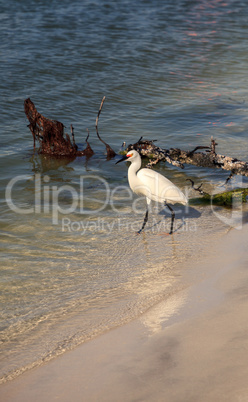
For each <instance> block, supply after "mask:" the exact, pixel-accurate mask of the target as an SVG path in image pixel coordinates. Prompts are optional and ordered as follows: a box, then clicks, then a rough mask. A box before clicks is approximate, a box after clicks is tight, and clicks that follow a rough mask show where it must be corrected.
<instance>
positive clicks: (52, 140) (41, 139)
mask: <svg viewBox="0 0 248 402" xmlns="http://www.w3.org/2000/svg"><path fill="white" fill-rule="evenodd" d="M104 100H105V97H104V98H103V100H102V103H101V106H100V109H99V112H98V115H97V120H96V130H97V136H98V138H99V139H100V141H102V142H103V143H104V145H105V146H106V150H107V158H108V159H110V158H112V157H114V156H115V152H114V151H113V150H112V148H111V147H110V146H109V145H108V144H107V143H106V142H105V141H103V140H102V138H101V137H100V135H99V133H98V120H99V116H100V113H101V110H102V105H103V102H104ZM24 111H25V114H26V116H27V118H28V120H29V125H28V127H29V129H30V131H31V133H32V136H33V140H34V149H35V146H36V141H38V143H39V149H38V153H40V154H45V155H50V156H54V157H67V158H68V157H69V158H75V157H76V156H86V157H91V156H92V155H93V154H94V151H93V150H92V148H91V146H90V144H89V142H88V138H89V131H88V130H87V132H88V135H87V138H86V144H87V146H86V148H85V149H84V150H79V149H78V146H77V144H76V143H75V135H74V128H73V126H72V125H71V137H72V140H71V139H70V137H69V135H68V134H65V135H64V125H63V123H61V122H59V121H56V120H51V119H48V118H46V117H44V116H42V114H40V113H39V112H38V111H37V109H36V107H35V105H34V103H33V102H32V101H31V99H30V98H28V99H26V100H25V101H24Z"/></svg>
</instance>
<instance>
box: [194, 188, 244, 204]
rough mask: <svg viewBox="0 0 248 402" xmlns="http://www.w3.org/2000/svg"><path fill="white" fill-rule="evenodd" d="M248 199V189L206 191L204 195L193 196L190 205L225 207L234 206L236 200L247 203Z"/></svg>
mask: <svg viewBox="0 0 248 402" xmlns="http://www.w3.org/2000/svg"><path fill="white" fill-rule="evenodd" d="M247 199H248V189H247V188H238V189H236V190H232V191H225V192H223V193H219V194H213V195H211V194H207V193H204V195H203V196H202V197H197V198H191V199H190V200H189V205H200V204H213V205H219V206H224V207H232V206H233V205H235V203H236V202H238V203H241V202H242V203H245V202H247Z"/></svg>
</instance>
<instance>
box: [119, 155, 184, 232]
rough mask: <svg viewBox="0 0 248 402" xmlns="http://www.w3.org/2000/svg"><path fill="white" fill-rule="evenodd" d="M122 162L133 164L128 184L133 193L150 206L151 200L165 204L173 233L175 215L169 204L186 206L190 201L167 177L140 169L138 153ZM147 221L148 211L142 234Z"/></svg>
mask: <svg viewBox="0 0 248 402" xmlns="http://www.w3.org/2000/svg"><path fill="white" fill-rule="evenodd" d="M122 160H128V161H130V162H131V165H130V166H129V168H128V182H129V185H130V187H131V189H132V191H133V192H134V193H136V194H140V195H144V196H145V197H146V200H147V204H148V205H149V204H150V202H151V200H153V201H157V202H161V203H165V204H166V206H167V207H168V208H169V209H170V211H171V214H172V219H171V231H170V233H172V232H173V222H174V217H175V213H174V211H173V209H172V208H171V207H170V206H169V205H168V204H175V203H180V204H183V205H186V204H187V202H188V201H187V198H186V197H185V195H184V194H183V193H182V191H181V190H180V189H179V188H178V187H177V186H175V184H173V183H172V182H171V181H170V180H168V179H167V178H166V177H164V176H162V175H161V174H160V173H158V172H155V171H154V170H151V169H147V168H144V169H140V168H141V157H140V154H139V153H138V152H137V151H135V150H132V151H129V152H128V153H127V154H126V156H124V157H123V158H122V159H121V160H119V161H118V162H117V163H119V162H121V161H122ZM139 169H140V170H139ZM147 220H148V209H147V211H146V216H145V220H144V223H143V226H142V228H141V230H140V232H141V231H142V230H143V229H144V227H145V224H146V222H147Z"/></svg>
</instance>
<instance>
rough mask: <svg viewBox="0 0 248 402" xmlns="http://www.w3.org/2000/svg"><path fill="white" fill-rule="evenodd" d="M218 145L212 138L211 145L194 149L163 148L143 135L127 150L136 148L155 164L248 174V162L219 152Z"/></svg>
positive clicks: (126, 150)
mask: <svg viewBox="0 0 248 402" xmlns="http://www.w3.org/2000/svg"><path fill="white" fill-rule="evenodd" d="M216 146H217V143H216V142H215V140H214V139H213V138H212V139H211V144H210V146H204V147H203V146H199V147H196V148H194V149H193V150H192V151H184V150H181V149H179V148H170V149H162V148H160V147H157V146H156V145H154V142H153V141H149V140H143V139H142V137H141V138H140V139H139V141H138V142H136V143H135V144H130V145H128V147H127V148H126V149H125V152H128V151H129V150H131V149H136V150H137V151H139V152H140V154H141V155H144V156H147V157H148V158H149V159H150V162H149V163H150V164H153V165H154V164H156V163H158V162H160V161H164V162H168V163H170V164H172V165H173V166H177V167H180V168H182V169H183V168H184V164H190V165H195V166H201V167H207V168H220V169H223V170H229V171H231V172H232V174H237V175H242V176H248V163H247V162H244V161H240V160H238V159H236V158H232V157H230V156H224V155H219V154H217V153H216ZM198 149H206V151H205V152H196V151H197V150H198ZM151 161H152V162H151Z"/></svg>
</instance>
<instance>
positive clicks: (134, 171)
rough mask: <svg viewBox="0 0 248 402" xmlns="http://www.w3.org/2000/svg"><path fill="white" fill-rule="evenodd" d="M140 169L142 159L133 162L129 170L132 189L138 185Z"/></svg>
mask: <svg viewBox="0 0 248 402" xmlns="http://www.w3.org/2000/svg"><path fill="white" fill-rule="evenodd" d="M140 168H141V159H137V160H135V161H133V162H132V163H131V165H130V166H129V168H128V181H129V184H130V187H131V188H132V187H133V185H134V184H136V181H137V179H138V178H137V172H138V170H139V169H140Z"/></svg>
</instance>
